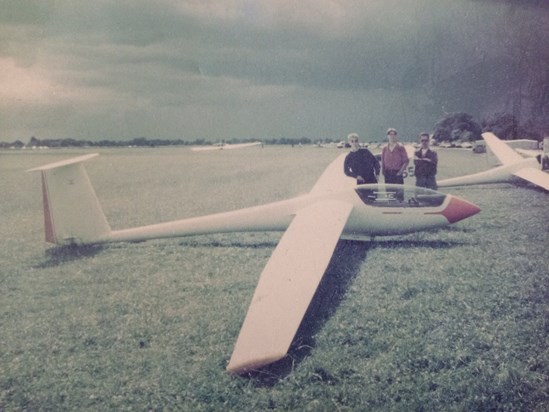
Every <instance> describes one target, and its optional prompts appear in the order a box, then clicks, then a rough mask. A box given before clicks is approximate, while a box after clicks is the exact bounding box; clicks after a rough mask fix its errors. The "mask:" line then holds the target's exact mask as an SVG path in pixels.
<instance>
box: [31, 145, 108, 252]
mask: <svg viewBox="0 0 549 412" xmlns="http://www.w3.org/2000/svg"><path fill="white" fill-rule="evenodd" d="M97 155H98V154H97V153H93V154H89V155H84V156H79V157H75V158H72V159H68V160H62V161H60V162H55V163H50V164H47V165H44V166H40V167H37V168H34V169H31V170H28V171H29V172H40V173H41V175H42V196H43V203H44V226H45V232H46V241H47V242H51V243H56V244H58V245H70V244H77V245H80V244H89V243H97V242H101V241H104V240H106V239H107V238H108V235H109V233H110V231H111V228H110V226H109V224H108V222H107V219H106V218H105V214H104V213H103V210H102V208H101V205H100V203H99V200H98V199H97V196H96V194H95V190H94V189H93V186H92V184H91V182H90V179H89V177H88V174H87V173H86V169H85V168H84V165H83V164H82V162H84V161H86V160H88V159H91V158H93V157H95V156H97Z"/></svg>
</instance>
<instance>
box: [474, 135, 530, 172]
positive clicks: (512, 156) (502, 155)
mask: <svg viewBox="0 0 549 412" xmlns="http://www.w3.org/2000/svg"><path fill="white" fill-rule="evenodd" d="M482 138H483V139H484V141H485V142H486V144H487V145H488V147H489V148H490V150H491V151H492V153H494V155H496V157H497V158H498V159H499V161H500V162H501V163H502V164H504V165H506V164H509V163H514V162H518V161H520V160H522V156H521V155H519V154H518V153H517V152H516V151H515V150H514V149H512V148H511V147H509V146H508V145H507V144H506V143H505V142H504V141H502V140H500V139H498V137H497V136H496V135H495V134H493V133H483V134H482Z"/></svg>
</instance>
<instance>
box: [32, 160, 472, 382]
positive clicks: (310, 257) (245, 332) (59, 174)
mask: <svg viewBox="0 0 549 412" xmlns="http://www.w3.org/2000/svg"><path fill="white" fill-rule="evenodd" d="M345 155H346V154H342V155H340V156H339V157H338V158H336V159H335V160H334V161H333V162H332V163H331V164H330V165H329V166H328V168H327V169H326V170H325V172H324V173H323V174H322V176H321V177H320V179H319V180H318V182H317V183H316V184H315V186H314V187H313V189H312V190H311V192H310V193H309V194H307V195H304V196H300V197H296V198H293V199H289V200H283V201H279V202H275V203H270V204H265V205H262V206H256V207H250V208H246V209H240V210H235V211H232V212H226V213H217V214H213V215H209V216H203V217H195V218H190V219H184V220H178V221H173V222H167V223H160V224H155V225H149V226H143V227H137V228H132V229H125V230H112V229H111V228H110V226H109V224H108V223H107V220H106V218H105V215H104V214H103V210H102V208H101V205H100V204H99V201H98V199H97V197H96V195H95V191H94V189H93V187H92V185H91V183H90V180H89V178H88V175H87V173H86V170H85V168H84V165H83V163H82V162H84V161H85V160H88V159H91V158H92V157H94V156H97V154H89V155H85V156H80V157H76V158H73V159H68V160H64V161H60V162H56V163H52V164H49V165H45V166H42V167H37V168H35V169H31V171H39V172H41V176H42V191H43V201H44V220H45V231H46V240H47V241H48V242H52V243H55V244H58V245H83V244H93V243H102V242H115V241H138V240H146V239H153V238H168V237H176V236H190V235H198V234H209V233H222V232H243V231H271V230H276V231H278V230H286V232H285V233H284V235H283V236H282V238H281V239H280V241H279V243H278V245H277V247H276V248H275V250H274V252H273V254H272V256H271V258H270V259H269V261H268V262H267V265H266V266H265V268H264V269H263V272H262V273H261V276H260V278H259V282H258V284H257V287H256V290H255V293H254V295H253V298H252V301H251V304H250V306H249V309H248V313H247V315H246V318H245V320H244V323H243V325H242V328H241V330H240V334H239V336H238V339H237V341H236V344H235V347H234V351H233V354H232V356H231V359H230V362H229V364H228V366H227V370H228V371H229V372H230V373H235V374H241V373H245V372H249V371H253V370H256V369H258V368H261V367H263V366H266V365H268V364H270V363H272V362H275V361H277V360H280V359H282V358H284V357H285V356H286V353H287V351H288V349H289V347H290V344H291V342H292V340H293V339H294V336H295V333H296V331H297V329H298V327H299V325H300V323H301V321H302V318H303V316H304V315H305V312H306V310H307V308H308V306H309V303H310V301H311V299H312V298H313V295H314V293H315V291H316V289H317V286H318V284H319V282H320V280H321V279H322V276H323V275H324V272H325V270H326V268H327V266H328V263H329V262H330V259H331V258H332V254H333V252H334V249H335V247H336V244H337V242H338V240H339V239H340V238H344V239H354V240H366V239H370V237H371V236H381V235H396V234H404V233H410V232H415V231H419V230H425V229H431V228H436V227H441V226H445V225H448V224H450V223H455V222H458V221H460V220H462V219H465V218H467V217H469V216H472V215H474V214H476V213H478V212H479V211H480V209H479V208H478V207H477V206H475V205H474V204H472V203H469V202H467V201H465V200H463V199H460V198H458V197H455V196H452V195H449V194H443V193H439V192H435V191H432V190H428V189H424V188H416V187H408V186H398V185H381V184H380V185H360V186H356V185H355V182H354V179H351V178H348V177H346V176H345V175H344V174H343V161H344V157H345ZM399 199H400V200H399Z"/></svg>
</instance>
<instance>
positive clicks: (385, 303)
mask: <svg viewBox="0 0 549 412" xmlns="http://www.w3.org/2000/svg"><path fill="white" fill-rule="evenodd" d="M100 152H101V156H100V157H99V158H96V159H94V160H91V161H89V162H87V163H86V168H87V170H88V172H89V175H90V178H91V180H92V181H93V183H94V186H95V188H96V191H97V194H98V197H99V198H100V200H101V202H102V205H103V208H104V210H105V213H106V215H107V218H108V220H109V222H110V223H111V226H112V227H113V228H115V229H120V228H124V227H128V226H133V225H142V224H148V223H155V222H159V221H165V220H171V219H176V218H184V217H190V216H198V215H202V214H206V213H211V212H219V211H225V210H229V209H235V208H239V207H246V206H253V205H256V204H261V203H264V202H269V201H275V200H280V199H284V198H289V197H293V196H295V195H297V194H301V193H305V192H307V191H308V190H309V189H310V188H311V187H312V185H313V184H314V182H315V181H316V179H317V177H318V176H319V175H320V173H321V172H322V171H323V170H324V168H325V167H326V166H327V165H328V164H329V162H330V161H331V160H332V159H334V158H335V157H336V156H337V155H338V154H339V153H340V151H337V150H336V149H316V148H293V149H292V148H290V147H265V148H264V149H260V148H251V149H242V150H234V151H224V152H223V151H220V152H207V153H192V152H190V151H189V150H188V149H186V148H158V149H100ZM82 153H85V150H84V151H82V150H76V149H71V150H59V151H57V150H48V151H33V152H27V151H17V152H16V151H5V152H0V187H1V195H0V196H1V197H0V224H1V227H2V248H1V249H0V259H1V262H2V266H1V267H2V270H1V274H0V294H1V301H0V302H1V303H0V330H1V334H0V348H1V350H0V411H18V410H27V411H35V410H51V411H62V410H78V411H82V410H98V411H99V410H100V411H105V410H117V411H119V410H184V411H218V410H220V411H221V410H231V411H260V410H284V411H338V410H339V411H353V410H383V411H386V410H388V411H400V410H402V411H440V410H450V411H486V410H501V411H504V410H507V411H511V410H513V411H515V410H518V411H546V410H549V346H548V344H549V270H548V269H549V248H548V241H549V239H548V226H549V225H548V223H549V218H548V204H549V203H548V200H549V195H548V194H547V193H545V192H542V191H540V190H536V189H534V188H531V187H526V186H514V185H509V184H500V185H492V186H477V187H468V188H454V189H448V190H445V191H446V192H451V193H454V194H457V195H459V196H461V197H464V198H466V199H468V200H470V201H472V202H474V203H476V204H477V205H479V206H480V207H481V208H482V212H481V213H480V214H478V215H476V216H474V217H472V218H470V219H467V220H465V221H463V222H460V223H458V224H456V225H453V226H450V227H448V228H445V229H440V230H436V231H429V232H423V233H418V234H412V235H407V236H399V237H391V238H378V239H376V240H375V241H373V242H365V243H359V242H350V241H341V242H340V243H339V244H338V246H337V248H336V253H335V255H334V259H332V262H331V264H330V266H329V268H328V270H327V272H326V275H325V277H324V280H323V282H322V284H321V286H320V288H319V290H318V293H317V295H316V296H315V299H314V301H313V303H312V305H311V308H310V310H309V312H308V314H307V316H306V318H305V321H304V324H303V326H302V328H301V329H300V331H299V333H298V336H297V338H296V340H295V342H294V344H293V346H292V349H291V351H290V354H289V356H288V358H287V360H286V362H283V363H281V364H280V365H277V367H276V368H271V369H268V370H265V371H264V373H262V374H257V375H254V376H245V377H233V376H230V375H228V374H227V373H226V372H225V367H226V365H227V362H228V359H229V357H230V354H231V352H232V349H233V345H234V342H235V340H236V337H237V334H238V331H239V329H240V326H241V324H242V321H243V319H244V315H245V313H246V310H247V307H248V304H249V302H250V299H251V296H252V293H253V290H254V287H255V284H256V282H257V279H258V277H259V274H260V273H261V270H262V268H263V266H264V265H265V263H266V261H267V260H268V258H269V256H270V254H271V253H272V251H273V249H274V248H275V246H276V243H277V241H278V239H279V238H280V235H281V234H280V233H244V234H226V235H214V236H212V235H209V236H198V237H189V238H180V239H171V240H158V241H148V242H141V243H120V244H112V245H106V246H97V247H85V248H80V249H71V248H57V247H53V246H52V245H48V244H46V243H45V242H44V241H43V236H44V235H43V221H42V219H43V217H42V205H41V200H42V199H41V189H40V181H39V180H40V179H39V176H38V175H36V174H29V173H25V170H26V169H29V168H32V167H36V166H39V165H42V164H45V163H49V162H52V161H56V160H61V159H65V158H69V157H70V156H72V155H77V154H82ZM439 155H440V162H441V165H440V171H439V178H440V179H442V178H445V177H451V176H457V175H461V174H465V173H471V172H475V171H479V170H482V169H485V168H486V167H487V164H486V161H485V158H484V157H483V155H475V154H473V153H471V152H469V151H462V150H442V149H441V150H440V151H439ZM408 182H409V183H413V179H408Z"/></svg>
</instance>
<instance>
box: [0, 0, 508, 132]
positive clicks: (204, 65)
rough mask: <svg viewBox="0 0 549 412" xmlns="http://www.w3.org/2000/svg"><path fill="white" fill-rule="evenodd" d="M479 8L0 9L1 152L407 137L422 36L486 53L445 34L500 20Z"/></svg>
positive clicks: (394, 2) (233, 0) (309, 0)
mask: <svg viewBox="0 0 549 412" xmlns="http://www.w3.org/2000/svg"><path fill="white" fill-rule="evenodd" d="M478 3H479V2H475V1H474V0H455V1H446V0H300V1H290V0H255V1H252V0H218V1H212V0H155V1H154V2H151V1H149V0H131V1H129V0H95V1H69V0H25V1H20V0H0V9H1V10H2V12H1V13H0V141H13V140H16V139H21V140H22V141H24V142H25V141H28V139H29V138H30V137H31V136H34V137H36V138H38V139H48V138H75V139H86V140H102V139H112V140H125V139H132V138H135V137H147V138H160V139H184V140H194V139H199V138H204V139H207V140H211V141H216V140H221V139H254V138H258V139H267V138H280V137H288V138H300V137H308V138H311V139H324V138H331V139H339V138H344V137H345V136H346V135H347V134H348V133H350V132H357V133H359V134H360V135H361V136H363V137H364V138H365V139H369V140H375V139H376V138H379V139H382V138H383V137H384V135H385V130H386V129H387V128H388V127H397V128H402V129H403V130H404V131H405V133H408V134H414V135H415V134H417V133H419V132H420V131H422V130H429V129H430V128H431V127H432V125H433V121H434V120H436V119H437V118H436V116H438V115H441V114H442V113H443V112H444V110H445V108H443V107H441V108H435V110H434V111H433V110H431V112H430V114H429V115H428V116H423V117H422V116H418V115H417V112H418V110H419V109H417V110H416V109H415V108H421V107H423V106H424V105H425V104H426V102H425V101H424V98H423V97H421V96H418V94H417V93H416V92H415V89H414V88H415V85H416V83H418V84H419V83H421V81H422V79H423V80H425V79H424V76H422V73H421V72H419V73H418V72H416V71H414V67H415V66H416V65H417V63H418V59H421V53H424V52H422V50H424V49H429V48H431V49H432V48H437V49H438V50H439V52H440V53H444V44H441V43H437V41H436V40H432V39H433V38H434V39H440V38H447V39H448V41H449V42H450V41H451V42H453V43H454V44H463V47H464V48H471V49H472V50H473V51H472V53H473V54H475V53H476V54H477V55H478V54H479V53H490V47H489V43H488V42H483V41H482V40H479V39H478V38H476V37H474V36H470V34H468V32H467V30H465V29H463V28H462V26H460V24H459V23H456V21H458V22H459V21H461V20H463V21H464V22H467V24H471V22H476V21H477V19H480V18H481V17H479V14H478V13H477V12H478V11H479V10H480V9H479V7H481V8H482V10H480V11H481V12H483V13H486V14H487V15H490V16H497V15H498V13H500V14H501V13H503V12H504V8H503V6H501V5H499V4H498V2H493V4H490V5H482V6H479V4H478ZM489 3H492V2H489ZM450 26H451V27H454V29H452V30H450V29H448V27H450ZM487 26H489V28H488V29H487V30H492V29H494V27H493V26H492V25H491V24H490V23H487ZM425 33H428V34H429V36H430V37H429V39H431V40H428V39H427V37H426V35H425ZM480 49H482V50H480ZM437 60H438V63H437V62H435V63H436V64H439V65H440V64H448V71H451V70H452V62H451V59H437ZM442 62H443V63H442ZM439 71H444V70H442V68H441V70H439ZM403 78H406V79H408V80H409V81H410V82H411V83H410V84H412V86H411V87H408V86H409V84H408V85H407V84H404V83H403V81H402V79H403ZM458 109H459V108H458Z"/></svg>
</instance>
